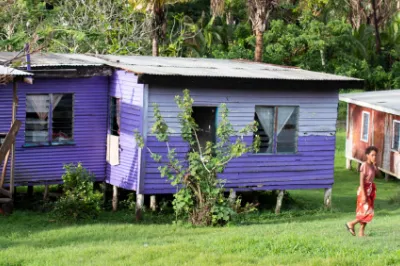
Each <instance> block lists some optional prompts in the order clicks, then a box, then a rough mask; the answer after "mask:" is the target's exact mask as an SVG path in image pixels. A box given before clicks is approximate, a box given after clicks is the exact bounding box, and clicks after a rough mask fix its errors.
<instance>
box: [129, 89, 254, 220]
mask: <svg viewBox="0 0 400 266" xmlns="http://www.w3.org/2000/svg"><path fill="white" fill-rule="evenodd" d="M175 102H176V104H177V105H178V107H179V109H180V113H179V115H178V119H179V122H180V125H181V137H182V139H183V141H185V142H186V143H187V144H188V146H189V151H188V154H187V156H186V158H187V159H186V160H185V161H180V160H179V157H178V156H177V154H176V152H175V149H174V148H172V146H171V145H172V143H169V135H170V132H169V129H168V125H167V123H166V122H165V121H164V119H163V117H162V115H161V112H160V110H159V107H158V105H154V117H155V120H156V121H155V123H154V125H153V126H152V130H151V132H152V134H155V135H156V137H157V139H158V141H159V142H160V143H164V144H165V146H166V149H167V150H168V155H167V156H166V158H163V157H162V156H161V155H160V154H156V153H153V152H152V151H151V150H150V149H148V151H149V153H150V154H151V157H152V158H153V159H154V160H155V161H156V162H158V163H160V166H159V167H158V170H159V171H160V173H161V177H166V178H168V180H170V182H171V184H172V185H173V186H175V187H177V189H178V192H177V193H175V195H174V201H173V205H174V209H175V212H176V214H177V216H178V215H181V216H183V217H187V218H189V220H190V221H191V223H192V224H194V225H215V224H224V223H226V222H228V221H229V220H230V219H231V218H232V215H234V214H235V213H240V212H247V211H250V210H254V206H253V205H246V207H245V208H242V207H240V199H239V200H238V201H236V202H230V201H229V200H228V198H226V197H225V196H224V193H223V192H224V187H223V186H224V180H221V179H219V178H218V174H220V173H222V172H223V171H224V169H225V167H226V165H227V164H228V163H229V162H230V161H231V160H233V159H235V158H238V157H240V156H242V155H243V154H245V153H247V152H252V151H255V152H256V151H258V150H259V144H260V138H259V137H256V138H255V141H254V143H253V145H251V146H250V147H249V146H248V145H247V144H246V143H245V142H244V140H243V136H245V135H248V134H249V133H253V132H256V131H257V123H256V122H255V121H253V122H252V123H250V124H249V125H248V126H246V127H244V128H243V129H241V130H240V131H236V130H234V128H233V126H232V124H231V123H230V122H229V119H228V109H227V107H226V105H224V104H222V105H221V107H220V110H221V111H220V114H221V118H220V121H219V124H218V128H217V130H216V132H217V133H216V134H217V141H216V143H212V142H207V144H206V145H205V146H203V145H201V144H200V141H199V138H198V132H199V131H200V130H201V129H200V128H199V126H198V125H197V124H196V121H195V120H194V118H193V117H192V113H193V109H192V105H193V103H194V100H193V99H192V98H191V97H190V94H189V91H188V90H184V92H183V96H179V95H178V96H176V97H175ZM135 135H136V140H137V142H138V143H139V146H140V147H141V148H143V147H144V143H143V138H142V137H141V136H140V135H139V134H138V133H136V134H135ZM235 136H236V137H235Z"/></svg>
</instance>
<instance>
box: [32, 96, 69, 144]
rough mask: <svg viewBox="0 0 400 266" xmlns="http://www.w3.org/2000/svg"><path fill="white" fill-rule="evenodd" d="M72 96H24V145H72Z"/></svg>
mask: <svg viewBox="0 0 400 266" xmlns="http://www.w3.org/2000/svg"><path fill="white" fill-rule="evenodd" d="M73 120H74V116H73V94H34V95H33V94H31V95H27V96H26V119H25V144H27V145H29V144H35V145H57V144H73Z"/></svg>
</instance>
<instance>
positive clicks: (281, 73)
mask: <svg viewBox="0 0 400 266" xmlns="http://www.w3.org/2000/svg"><path fill="white" fill-rule="evenodd" d="M16 55H17V53H10V52H0V64H1V63H2V62H5V61H9V60H11V59H13V58H14V57H15V56H16ZM18 61H19V62H20V63H21V64H22V66H24V65H25V58H24V57H22V58H21V57H20V58H19V59H16V60H14V63H18ZM104 65H108V66H112V67H115V68H120V69H124V70H127V71H130V72H133V73H135V74H138V75H152V76H186V77H216V78H242V79H267V80H268V79H269V80H274V79H275V80H292V81H296V80H299V81H301V80H310V81H344V82H352V84H358V85H359V86H361V85H362V83H363V80H361V79H355V78H349V77H344V76H337V75H332V74H327V73H319V72H313V71H307V70H302V69H299V68H295V67H285V66H277V65H271V64H264V63H255V62H251V61H245V60H220V59H206V58H175V57H151V56H116V55H84V54H56V53H54V54H51V53H35V54H32V55H31V67H33V68H35V67H62V66H104ZM359 86H358V87H359Z"/></svg>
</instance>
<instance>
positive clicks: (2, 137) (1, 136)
mask: <svg viewBox="0 0 400 266" xmlns="http://www.w3.org/2000/svg"><path fill="white" fill-rule="evenodd" d="M6 136H7V133H0V147H1V145H3V143H4V140H5V139H6Z"/></svg>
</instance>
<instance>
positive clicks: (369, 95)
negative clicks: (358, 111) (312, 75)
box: [339, 89, 400, 115]
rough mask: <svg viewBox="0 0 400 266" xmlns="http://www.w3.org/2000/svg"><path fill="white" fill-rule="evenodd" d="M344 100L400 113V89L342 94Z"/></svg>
mask: <svg viewBox="0 0 400 266" xmlns="http://www.w3.org/2000/svg"><path fill="white" fill-rule="evenodd" d="M339 99H340V100H341V101H343V102H347V103H352V104H356V105H360V106H363V107H367V108H372V109H375V110H378V111H382V112H386V113H391V114H395V115H400V89H399V90H387V91H371V92H360V93H344V94H340V96H339Z"/></svg>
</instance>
